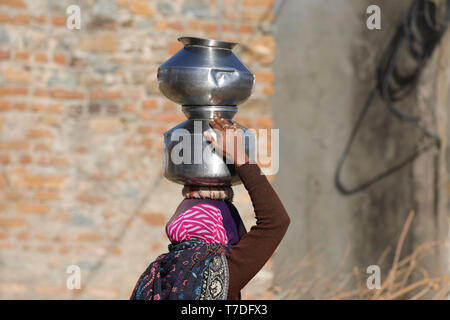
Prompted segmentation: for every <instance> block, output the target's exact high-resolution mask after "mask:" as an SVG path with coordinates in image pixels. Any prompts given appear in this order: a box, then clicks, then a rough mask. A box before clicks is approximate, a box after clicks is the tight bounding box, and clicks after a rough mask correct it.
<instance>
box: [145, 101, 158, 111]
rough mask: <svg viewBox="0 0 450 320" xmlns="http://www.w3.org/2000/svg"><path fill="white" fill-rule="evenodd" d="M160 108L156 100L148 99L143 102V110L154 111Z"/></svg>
mask: <svg viewBox="0 0 450 320" xmlns="http://www.w3.org/2000/svg"><path fill="white" fill-rule="evenodd" d="M157 107H158V101H157V100H156V99H147V100H144V101H142V109H144V110H153V109H156V108H157Z"/></svg>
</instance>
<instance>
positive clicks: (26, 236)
mask: <svg viewBox="0 0 450 320" xmlns="http://www.w3.org/2000/svg"><path fill="white" fill-rule="evenodd" d="M16 238H17V239H18V240H20V241H28V240H30V233H29V232H27V231H21V232H19V233H17V234H16Z"/></svg>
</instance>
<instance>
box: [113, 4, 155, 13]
mask: <svg viewBox="0 0 450 320" xmlns="http://www.w3.org/2000/svg"><path fill="white" fill-rule="evenodd" d="M117 4H118V5H119V6H120V7H124V8H126V9H128V10H129V11H130V12H131V13H134V14H137V15H145V16H149V17H152V16H153V15H154V14H155V12H154V10H153V9H152V8H151V7H149V5H148V2H147V1H145V0H119V1H118V3H117Z"/></svg>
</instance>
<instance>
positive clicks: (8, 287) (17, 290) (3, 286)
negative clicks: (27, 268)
mask: <svg viewBox="0 0 450 320" xmlns="http://www.w3.org/2000/svg"><path fill="white" fill-rule="evenodd" d="M27 291H28V287H27V286H26V285H25V284H22V283H15V282H0V295H2V296H9V295H21V294H25V293H26V292H27Z"/></svg>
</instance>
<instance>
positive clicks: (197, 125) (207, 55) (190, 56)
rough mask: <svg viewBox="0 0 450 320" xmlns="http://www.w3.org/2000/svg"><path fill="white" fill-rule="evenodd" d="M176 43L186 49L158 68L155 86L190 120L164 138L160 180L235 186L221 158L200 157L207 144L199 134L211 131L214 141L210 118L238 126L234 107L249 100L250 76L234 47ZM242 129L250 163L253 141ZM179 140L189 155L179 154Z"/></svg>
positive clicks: (232, 169) (234, 177)
mask: <svg viewBox="0 0 450 320" xmlns="http://www.w3.org/2000/svg"><path fill="white" fill-rule="evenodd" d="M178 40H179V41H180V42H181V43H183V44H184V47H183V48H182V49H181V50H180V51H178V52H177V53H176V54H175V55H174V56H172V57H171V58H170V59H169V60H168V61H166V62H165V63H164V64H163V65H161V66H160V67H159V69H158V85H159V89H160V90H161V92H162V93H163V94H164V95H165V96H166V97H167V98H169V99H170V100H172V101H174V102H176V103H178V104H181V105H182V111H183V112H184V114H185V115H186V117H187V118H188V119H187V120H186V121H184V122H183V123H181V124H179V125H177V126H176V127H174V128H172V129H170V130H169V131H167V132H166V133H164V143H163V172H164V176H165V177H166V178H167V179H169V180H171V181H174V182H176V183H179V184H183V185H198V186H230V185H236V184H239V183H240V179H239V177H238V176H237V174H236V171H235V166H234V164H228V163H226V161H225V159H224V158H223V157H222V156H221V155H219V154H216V153H208V152H204V151H205V148H207V147H208V145H209V142H207V141H206V139H205V138H204V137H203V131H205V130H210V131H211V132H212V134H213V135H214V133H213V130H212V129H211V127H210V125H209V121H210V120H211V119H213V117H214V116H218V117H222V118H225V119H229V120H230V121H231V122H233V123H236V122H234V121H232V120H231V119H232V118H233V116H234V115H235V114H236V112H237V111H238V108H237V105H238V104H239V103H242V102H243V101H245V100H246V99H247V98H248V97H250V95H251V93H252V90H253V85H254V75H253V73H251V72H250V71H249V70H248V69H247V68H246V67H245V66H244V65H243V64H242V63H241V62H240V61H239V59H238V58H237V57H236V56H235V55H234V54H233V52H232V49H233V47H234V46H235V45H236V43H232V42H225V41H217V40H209V39H201V38H194V37H182V38H179V39H178ZM238 125H239V124H238ZM240 127H241V128H242V129H243V130H244V131H245V136H246V143H245V148H246V152H247V154H248V155H249V157H250V159H254V156H255V152H256V150H254V146H256V143H255V142H256V140H255V139H256V138H255V136H254V135H253V134H251V133H250V132H248V131H246V129H245V128H244V127H242V126H240ZM183 135H184V136H185V137H184V138H189V139H187V140H185V141H189V143H190V150H188V151H189V152H188V153H186V149H184V150H179V149H177V148H178V147H177V145H179V143H180V142H181V140H182V139H183ZM186 135H188V136H189V137H186ZM179 152H185V154H184V156H186V155H187V158H188V159H190V161H181V162H180V161H178V160H174V154H177V155H179V154H178V153H179ZM199 155H201V156H202V159H199V158H198V157H199ZM184 159H186V157H184Z"/></svg>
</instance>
